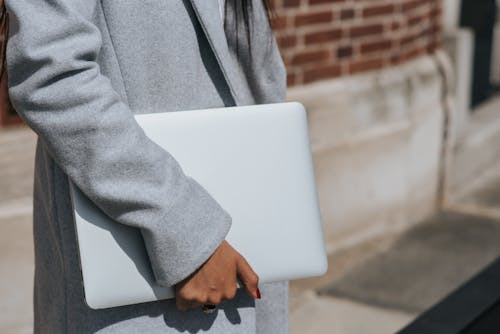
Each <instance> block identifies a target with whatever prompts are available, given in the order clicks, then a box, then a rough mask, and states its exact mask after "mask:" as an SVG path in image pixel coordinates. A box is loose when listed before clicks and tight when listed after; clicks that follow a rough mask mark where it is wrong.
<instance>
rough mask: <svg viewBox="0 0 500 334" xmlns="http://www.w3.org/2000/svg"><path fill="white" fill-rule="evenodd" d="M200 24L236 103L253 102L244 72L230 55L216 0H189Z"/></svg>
mask: <svg viewBox="0 0 500 334" xmlns="http://www.w3.org/2000/svg"><path fill="white" fill-rule="evenodd" d="M189 1H190V2H191V5H192V6H193V10H194V12H195V14H196V17H197V18H198V21H199V22H200V25H201V27H202V29H203V31H204V33H205V35H206V37H207V40H208V43H209V45H210V47H211V48H212V51H213V53H214V55H215V58H216V60H217V62H218V64H219V66H220V68H221V70H222V73H223V75H224V78H225V79H226V82H227V84H228V86H229V90H230V92H231V95H232V97H233V99H234V101H235V102H236V105H246V104H253V102H254V101H253V98H252V93H251V90H250V88H249V86H248V82H247V80H246V77H245V74H244V72H243V70H242V68H241V66H240V65H239V64H238V63H237V61H236V60H235V59H234V58H233V57H231V54H230V52H229V47H228V44H227V40H226V38H225V36H226V35H225V32H224V27H223V25H222V23H221V21H220V20H217V19H216V18H218V17H220V16H219V15H220V13H219V3H218V0H189Z"/></svg>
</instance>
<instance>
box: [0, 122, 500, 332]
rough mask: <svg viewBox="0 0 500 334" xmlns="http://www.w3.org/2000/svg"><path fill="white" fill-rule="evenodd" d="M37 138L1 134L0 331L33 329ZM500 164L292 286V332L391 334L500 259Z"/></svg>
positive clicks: (18, 132) (19, 131)
mask: <svg viewBox="0 0 500 334" xmlns="http://www.w3.org/2000/svg"><path fill="white" fill-rule="evenodd" d="M35 140H36V136H35V135H34V134H33V133H32V132H31V131H30V130H29V129H27V128H24V127H20V128H14V129H9V130H5V129H1V130H0V333H5V334H14V333H30V332H32V323H33V315H32V289H33V245H32V226H31V214H32V211H31V191H32V186H33V157H34V149H35ZM498 167H500V166H493V167H492V168H491V172H488V173H484V175H482V176H481V177H480V178H479V180H478V181H477V182H476V183H475V184H474V185H473V186H471V187H470V189H469V190H468V192H466V193H464V195H463V196H461V197H460V198H459V199H458V200H457V201H456V202H454V203H452V204H451V205H449V207H448V208H446V210H444V211H443V212H440V213H436V214H435V215H434V216H432V217H429V219H426V220H425V221H422V222H421V223H419V224H417V225H415V227H414V228H411V229H410V230H407V231H405V232H402V233H401V234H398V235H388V236H383V237H378V238H377V239H371V240H368V241H365V242H363V243H359V244H357V245H354V246H352V247H349V248H345V249H337V250H336V251H335V252H334V253H333V254H330V256H329V264H330V265H329V271H328V273H327V274H326V275H324V276H322V277H319V278H311V279H306V280H298V281H293V282H291V284H290V324H289V329H290V333H291V334H299V333H300V334H304V333H307V334H315V333H333V334H379V333H380V334H387V333H395V332H397V331H398V330H399V329H400V328H402V327H404V326H405V325H406V324H408V323H409V322H411V321H412V320H413V319H415V317H417V316H418V315H419V314H420V313H421V312H422V311H423V310H425V309H426V308H428V307H429V306H431V305H432V304H434V303H435V302H437V301H438V300H439V299H441V298H443V297H444V296H445V295H446V294H448V293H449V292H450V291H452V290H453V289H455V288H456V287H458V286H459V285H460V284H461V283H462V282H464V281H465V280H467V279H468V278H470V277H471V276H473V275H474V274H475V273H476V272H477V271H478V270H480V269H481V268H482V267H484V266H485V265H486V264H487V263H489V262H490V261H492V260H493V259H495V258H496V257H498V256H500V243H497V240H498V239H499V238H500V192H499V191H498V189H500V168H498Z"/></svg>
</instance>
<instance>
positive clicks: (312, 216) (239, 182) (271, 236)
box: [70, 102, 327, 309]
mask: <svg viewBox="0 0 500 334" xmlns="http://www.w3.org/2000/svg"><path fill="white" fill-rule="evenodd" d="M135 118H136V120H137V122H138V123H139V124H140V126H141V127H142V128H143V129H144V131H145V133H146V134H147V136H148V137H149V138H150V139H151V140H153V141H155V142H156V143H157V144H159V145H160V146H161V147H163V148H164V149H165V150H167V151H168V152H170V153H171V154H172V155H173V156H174V157H175V159H176V160H177V161H178V162H179V163H180V165H181V166H182V168H183V170H184V172H185V173H186V174H188V175H190V176H192V177H193V178H195V179H196V180H197V181H198V182H199V183H200V184H201V185H202V186H204V187H205V188H206V189H207V190H208V191H209V193H210V194H211V195H212V196H213V197H214V198H215V199H216V200H217V201H218V202H219V203H220V204H221V206H222V207H223V208H224V209H225V210H227V212H228V213H229V214H230V215H231V216H232V219H233V223H232V227H231V230H230V232H229V234H228V235H227V238H226V240H227V241H228V242H229V243H230V244H232V245H233V247H234V248H235V249H236V250H238V251H239V252H240V253H241V254H242V255H243V256H244V257H245V258H246V259H247V260H248V262H249V263H250V265H251V266H252V268H253V269H254V270H255V272H256V273H257V274H258V275H259V278H260V282H264V283H265V282H275V281H280V280H293V279H298V278H305V277H311V276H318V275H322V274H323V273H325V271H326V269H327V261H326V252H325V243H324V239H323V232H322V227H321V220H320V211H319V207H318V197H317V192H316V187H315V179H314V173H313V162H312V156H311V149H310V144H309V137H308V130H307V119H306V113H305V110H304V107H303V106H302V105H301V104H300V103H296V102H288V103H276V104H267V105H254V106H244V107H229V108H218V109H206V110H191V111H180V112H165V113H154V114H141V115H136V116H135ZM70 189H71V198H72V204H73V209H74V210H73V211H74V218H75V223H76V231H77V237H78V244H79V252H80V261H81V269H82V274H83V284H84V290H85V299H86V302H87V304H88V305H89V306H90V307H91V308H94V309H100V308H107V307H114V306H121V305H127V304H135V303H141V302H148V301H154V300H159V299H165V298H172V297H173V296H174V294H173V289H171V288H164V287H160V286H158V285H156V284H155V283H154V278H153V273H152V271H151V268H150V266H149V260H148V257H147V253H146V249H145V246H144V241H143V239H142V236H141V233H140V231H139V230H137V229H134V228H131V227H129V226H126V225H123V224H119V223H117V222H114V221H112V220H111V219H110V218H109V217H108V216H106V215H105V214H104V213H103V212H102V211H100V210H99V209H98V208H97V207H96V206H95V205H94V204H93V203H92V202H91V201H90V200H89V199H88V198H87V197H85V195H84V194H83V193H82V192H81V191H79V190H78V188H77V187H76V186H75V185H74V184H73V183H71V181H70ZM249 203H251V205H250V207H251V210H249V209H248V208H249Z"/></svg>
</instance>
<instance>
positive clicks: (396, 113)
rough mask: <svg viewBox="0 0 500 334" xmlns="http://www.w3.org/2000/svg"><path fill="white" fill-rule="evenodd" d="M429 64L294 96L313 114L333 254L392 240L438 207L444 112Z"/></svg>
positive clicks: (321, 85) (296, 91) (309, 88)
mask: <svg viewBox="0 0 500 334" xmlns="http://www.w3.org/2000/svg"><path fill="white" fill-rule="evenodd" d="M441 95H442V81H441V77H440V74H439V71H438V68H437V65H436V62H435V60H434V58H433V57H432V56H425V57H422V58H419V59H417V60H414V61H412V62H409V63H406V64H404V65H400V66H397V67H394V68H390V69H385V70H382V71H376V72H371V73H367V74H363V75H358V76H353V77H347V78H341V79H335V80H329V81H323V82H318V83H314V84H310V85H306V86H301V87H296V88H292V89H290V90H289V95H288V99H289V100H291V101H293V100H296V101H301V102H302V103H304V105H305V106H306V108H307V110H308V120H309V125H310V136H311V144H312V147H313V154H314V162H315V173H316V179H317V182H318V192H319V197H320V202H321V210H322V217H323V222H324V228H325V236H326V239H327V242H328V246H329V249H330V250H333V249H335V248H336V247H343V246H348V245H349V244H351V243H355V242H357V241H358V240H359V239H364V238H368V237H373V236H375V235H377V234H381V233H391V232H394V231H395V230H400V229H402V228H405V227H408V226H409V225H410V224H411V223H413V222H415V221H417V220H418V219H420V218H421V217H423V216H425V215H427V214H429V213H431V212H432V211H433V210H434V209H435V207H436V199H437V191H438V175H439V167H440V154H441V141H442V132H443V111H442V106H441Z"/></svg>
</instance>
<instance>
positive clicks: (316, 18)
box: [295, 11, 333, 27]
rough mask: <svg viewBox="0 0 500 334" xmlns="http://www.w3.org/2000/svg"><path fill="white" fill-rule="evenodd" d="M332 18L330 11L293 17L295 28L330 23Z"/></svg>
mask: <svg viewBox="0 0 500 334" xmlns="http://www.w3.org/2000/svg"><path fill="white" fill-rule="evenodd" d="M332 18H333V14H332V12H330V11H325V12H316V13H307V14H301V15H297V16H296V17H295V26H297V27H300V26H304V25H313V24H318V23H328V22H331V21H332Z"/></svg>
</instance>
